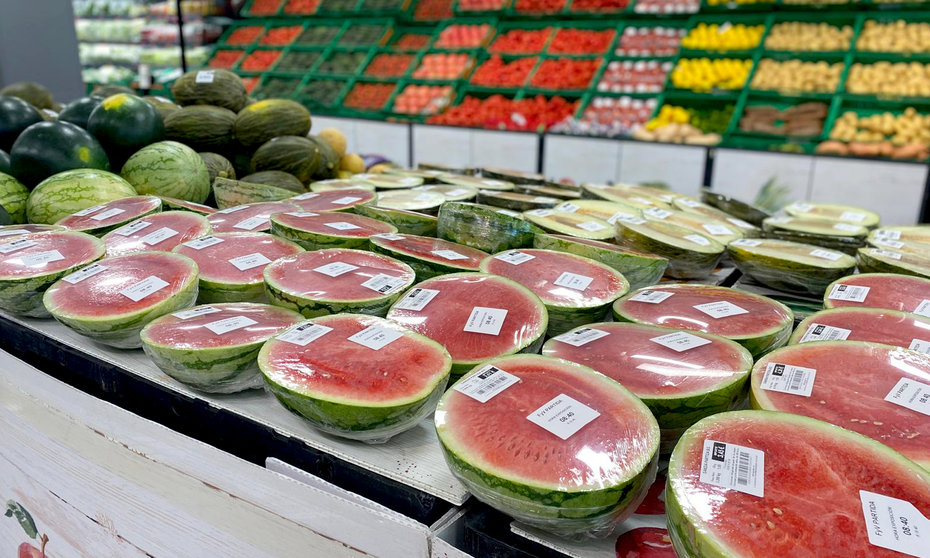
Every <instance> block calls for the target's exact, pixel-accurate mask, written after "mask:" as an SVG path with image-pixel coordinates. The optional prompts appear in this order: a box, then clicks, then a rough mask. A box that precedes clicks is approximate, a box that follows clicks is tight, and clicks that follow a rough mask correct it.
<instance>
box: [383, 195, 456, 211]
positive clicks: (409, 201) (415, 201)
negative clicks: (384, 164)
mask: <svg viewBox="0 0 930 558" xmlns="http://www.w3.org/2000/svg"><path fill="white" fill-rule="evenodd" d="M445 201H446V197H445V196H444V195H442V194H441V193H439V192H430V191H426V190H420V189H413V190H392V191H389V192H382V193H381V194H380V195H379V196H378V201H377V202H376V203H375V205H376V206H377V207H380V208H381V209H394V210H398V209H400V210H404V211H418V212H420V213H427V214H429V215H436V213H437V212H438V211H439V206H441V205H442V204H443V202H445Z"/></svg>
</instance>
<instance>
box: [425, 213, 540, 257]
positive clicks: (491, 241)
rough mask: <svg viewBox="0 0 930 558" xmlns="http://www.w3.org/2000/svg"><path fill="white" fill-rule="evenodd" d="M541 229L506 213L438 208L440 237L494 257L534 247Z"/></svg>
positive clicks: (517, 216) (518, 216)
mask: <svg viewBox="0 0 930 558" xmlns="http://www.w3.org/2000/svg"><path fill="white" fill-rule="evenodd" d="M537 231H538V232H542V230H541V229H539V228H538V227H536V226H534V225H533V224H532V223H529V222H528V221H526V220H524V219H523V218H522V216H520V215H518V214H516V213H514V212H511V211H510V210H506V209H503V210H502V209H499V208H496V207H491V206H487V205H479V204H473V203H465V202H446V203H444V204H442V207H440V208H439V223H438V231H437V232H438V236H439V238H443V239H445V240H450V241H452V242H456V243H458V244H464V245H465V246H470V247H472V248H475V249H477V250H482V251H484V252H488V253H490V254H493V253H495V252H500V251H503V250H510V249H513V248H525V247H527V246H532V245H533V236H534V234H535V233H536V232H537Z"/></svg>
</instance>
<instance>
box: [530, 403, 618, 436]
mask: <svg viewBox="0 0 930 558" xmlns="http://www.w3.org/2000/svg"><path fill="white" fill-rule="evenodd" d="M599 416H601V414H600V413H599V412H597V411H595V410H594V409H592V408H591V407H588V406H587V405H585V404H584V403H581V402H580V401H578V400H576V399H573V398H571V397H569V396H567V395H565V394H564V393H562V394H559V395H557V396H556V397H554V398H552V399H551V400H550V401H549V402H547V403H546V404H545V405H543V406H542V407H540V408H538V409H536V410H535V411H533V412H532V413H530V414H529V415H528V416H527V417H526V418H527V419H528V420H529V421H530V422H532V423H533V424H537V425H539V426H541V427H543V428H545V429H546V430H548V431H549V432H552V433H553V434H555V435H556V436H558V437H559V438H561V439H563V440H567V439H569V438H570V437H571V436H572V435H573V434H574V433H576V432H578V431H579V430H581V428H582V427H584V426H585V425H586V424H588V423H589V422H591V421H592V420H594V419H596V418H597V417H599Z"/></svg>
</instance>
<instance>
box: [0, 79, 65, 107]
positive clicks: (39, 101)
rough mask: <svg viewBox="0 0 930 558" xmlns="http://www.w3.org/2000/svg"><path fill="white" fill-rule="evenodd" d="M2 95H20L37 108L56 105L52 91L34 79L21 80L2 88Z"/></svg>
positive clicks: (0, 92) (0, 93)
mask: <svg viewBox="0 0 930 558" xmlns="http://www.w3.org/2000/svg"><path fill="white" fill-rule="evenodd" d="M0 95H8V96H10V97H19V98H20V99H22V100H24V101H26V102H27V103H29V104H30V105H32V106H34V107H35V108H37V109H50V108H52V107H53V106H54V105H55V99H54V98H53V97H52V93H51V91H49V90H48V89H46V88H45V86H44V85H41V84H38V83H36V82H34V81H19V82H16V83H11V84H10V85H7V86H6V87H4V88H3V89H0Z"/></svg>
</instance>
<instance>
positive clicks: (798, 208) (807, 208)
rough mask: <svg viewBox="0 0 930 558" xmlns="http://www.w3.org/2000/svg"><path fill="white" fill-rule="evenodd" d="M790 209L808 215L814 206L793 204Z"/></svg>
mask: <svg viewBox="0 0 930 558" xmlns="http://www.w3.org/2000/svg"><path fill="white" fill-rule="evenodd" d="M791 208H792V209H794V210H795V211H798V212H801V213H810V212H811V211H813V210H814V206H813V205H811V204H809V203H793V204H791Z"/></svg>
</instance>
